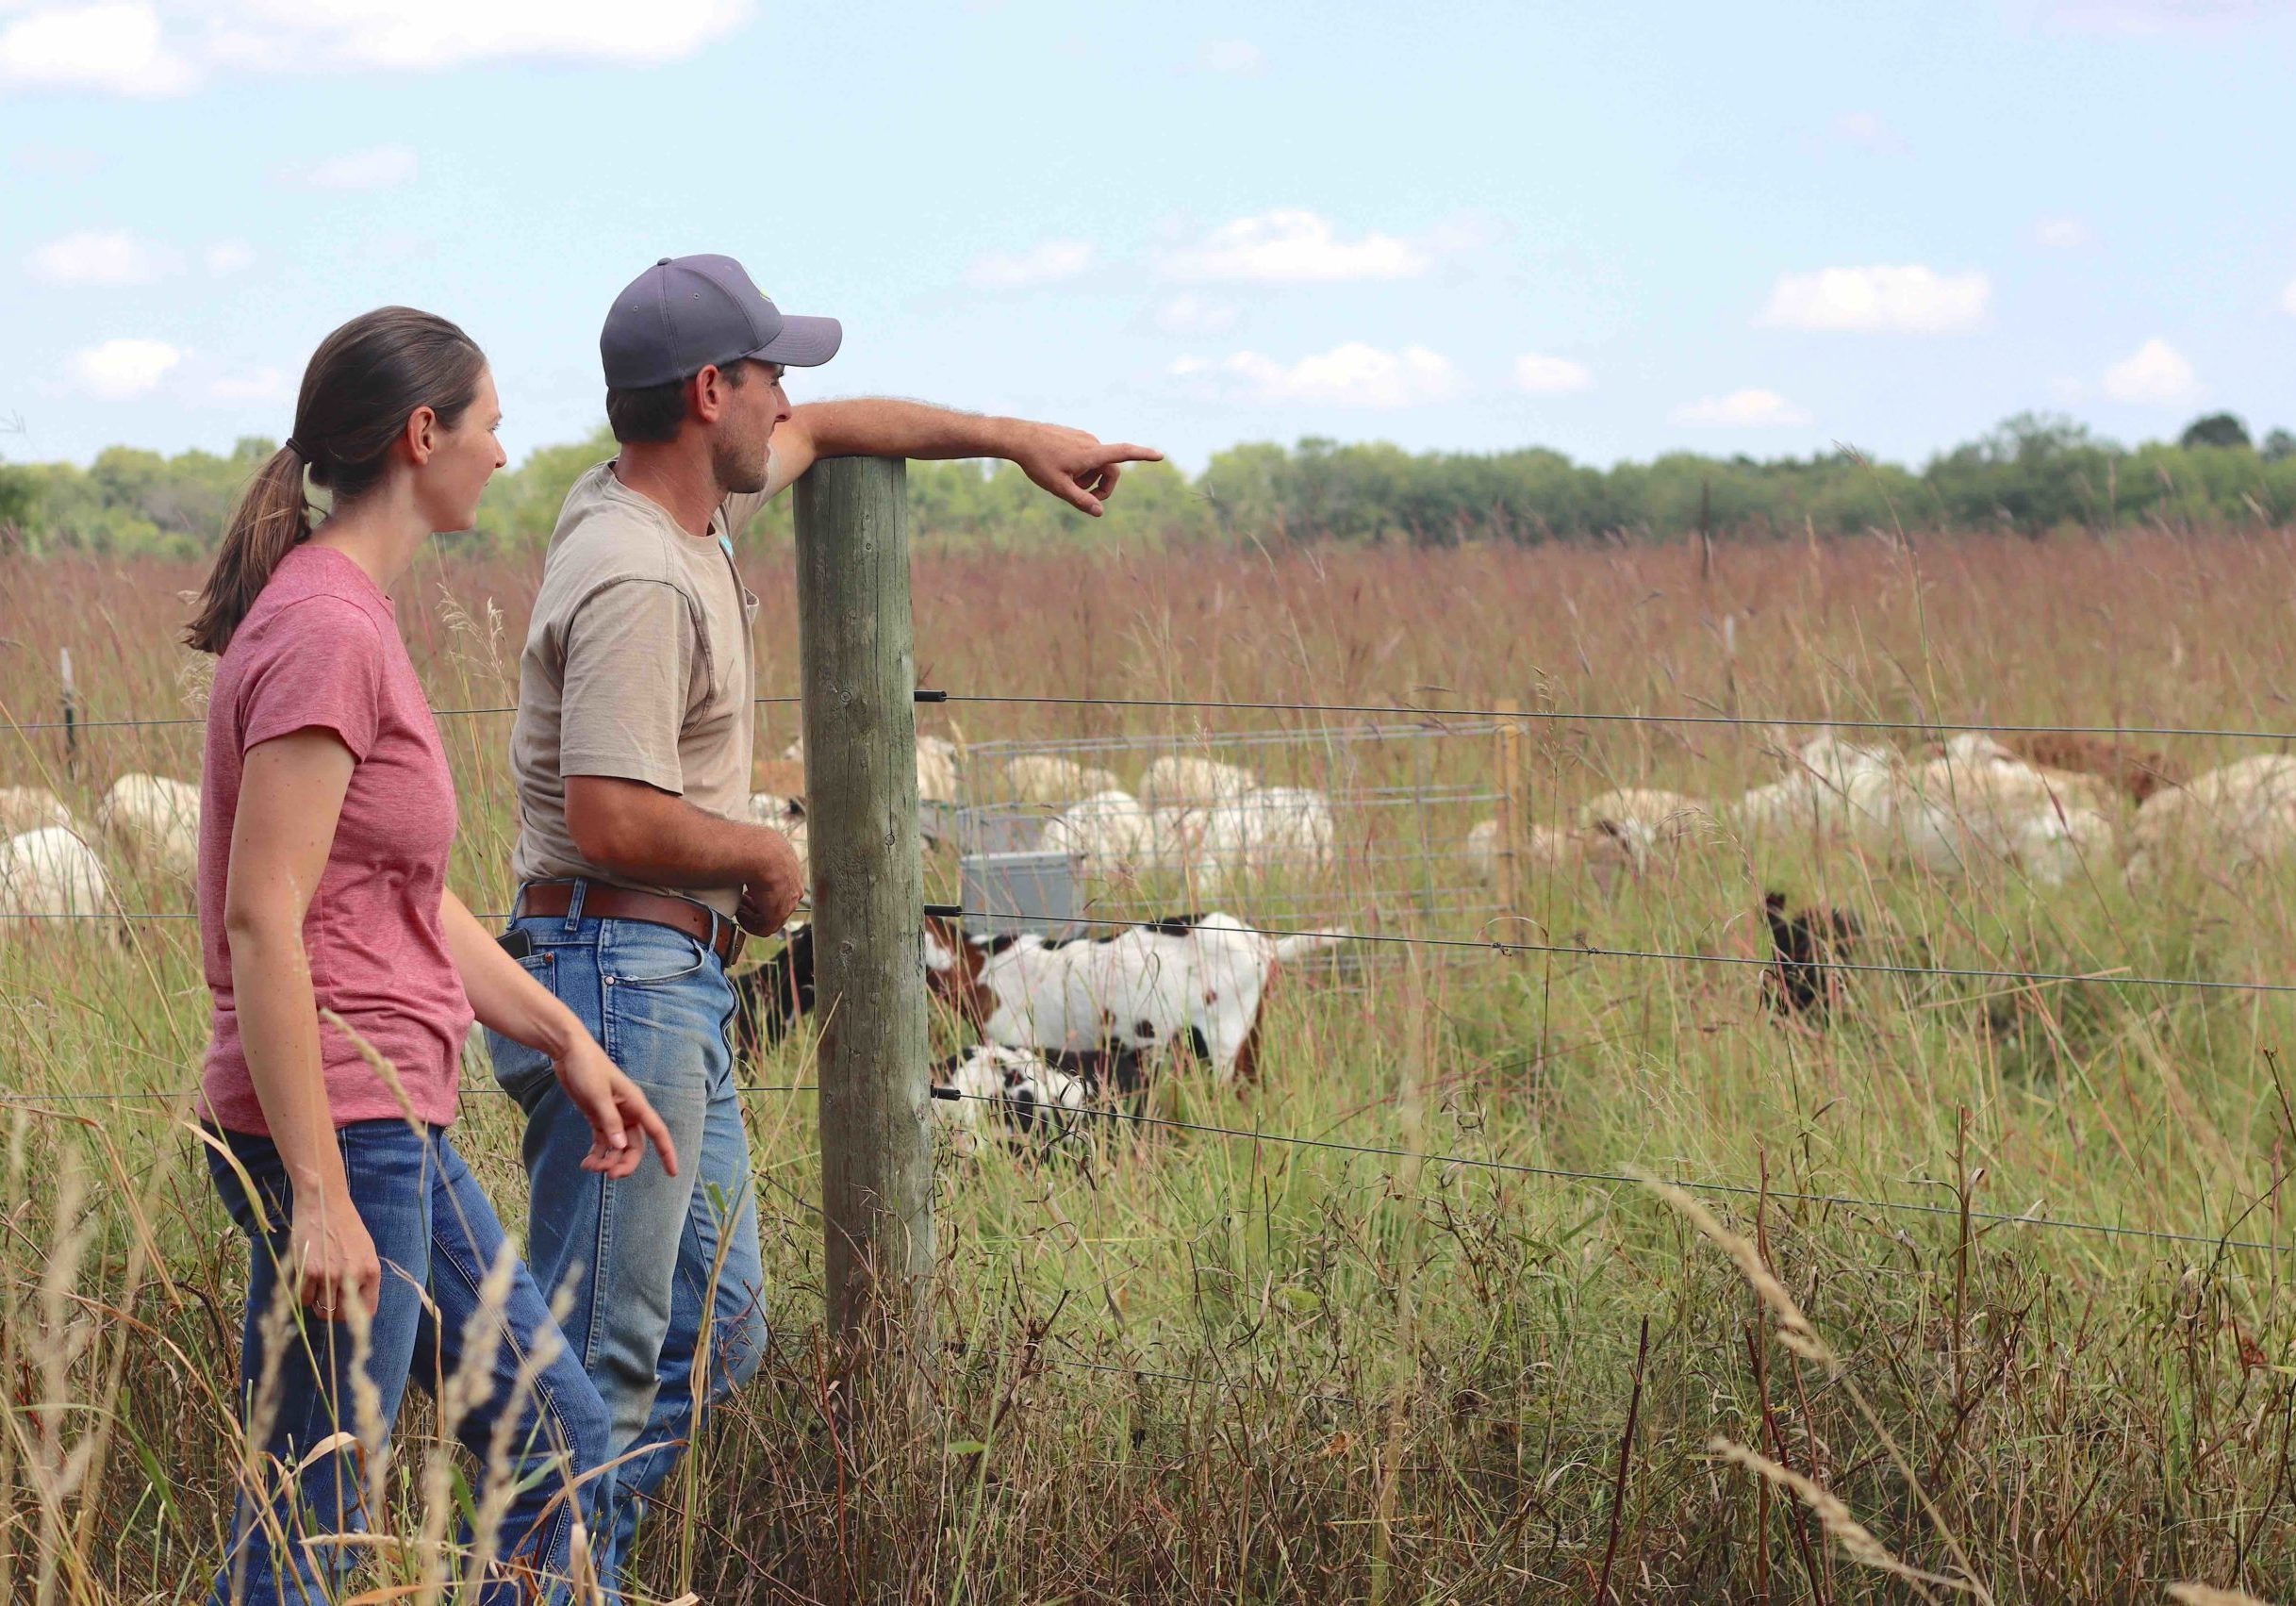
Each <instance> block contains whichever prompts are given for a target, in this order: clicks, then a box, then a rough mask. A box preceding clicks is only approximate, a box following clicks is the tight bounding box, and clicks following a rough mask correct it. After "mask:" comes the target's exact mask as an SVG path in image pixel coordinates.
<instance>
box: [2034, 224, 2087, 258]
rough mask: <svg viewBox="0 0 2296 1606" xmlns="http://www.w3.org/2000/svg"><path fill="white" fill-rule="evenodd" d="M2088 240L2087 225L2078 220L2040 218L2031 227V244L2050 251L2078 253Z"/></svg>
mask: <svg viewBox="0 0 2296 1606" xmlns="http://www.w3.org/2000/svg"><path fill="white" fill-rule="evenodd" d="M2089 241H2090V233H2089V225H2088V224H2085V223H2083V222H2082V221H2081V220H2080V219H2078V218H2042V219H2041V220H2040V221H2039V222H2038V223H2036V224H2034V225H2033V243H2034V244H2036V245H2045V246H2047V247H2048V248H2049V249H2050V250H2052V251H2078V250H2079V249H2080V248H2081V247H2082V246H2084V245H2087V244H2088V243H2089Z"/></svg>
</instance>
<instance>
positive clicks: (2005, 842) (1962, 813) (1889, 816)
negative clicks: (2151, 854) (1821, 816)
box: [1852, 737, 2113, 886]
mask: <svg viewBox="0 0 2296 1606" xmlns="http://www.w3.org/2000/svg"><path fill="white" fill-rule="evenodd" d="M1852 795H1853V797H1858V795H1859V794H1858V789H1857V787H1856V786H1855V785H1853V791H1852ZM1861 802H1862V803H1863V809H1862V817H1861V820H1860V823H1861V824H1862V825H1864V826H1866V827H1867V829H1866V830H1865V832H1864V833H1863V836H1865V837H1867V838H1871V837H1873V836H1880V837H1881V838H1882V840H1881V842H1880V843H1879V844H1878V845H1880V846H1884V847H1886V848H1887V850H1888V851H1889V852H1891V853H1892V854H1893V855H1894V856H1896V857H1899V858H1902V859H1904V860H1907V861H1908V862H1910V863H1912V864H1914V865H1916V866H1919V867H1920V868H1922V869H1926V870H1928V871H1930V872H1931V873H1933V874H1938V875H1966V874H1969V873H1972V872H1973V871H1974V870H1979V869H1984V868H1986V867H1988V866H2006V867H2008V868H2011V869H2016V870H2019V871H2021V872H2022V873H2023V874H2024V875H2025V876H2027V877H2028V878H2029V879H2031V880H2032V881H2034V882H2036V883H2038V884H2040V885H2042V886H2057V885H2060V884H2061V883H2063V882H2065V881H2068V880H2070V879H2072V878H2073V876H2074V875H2076V874H2078V873H2080V871H2081V869H2083V867H2084V866H2085V865H2088V864H2090V863H2093V862H2095V861H2096V860H2098V859H2101V858H2103V857H2105V856H2107V855H2109V854H2110V853H2112V851H2113V825H2112V820H2111V817H2110V814H2109V812H2108V811H2109V808H2110V800H2109V798H2108V797H2107V795H2106V791H2105V788H2104V786H2102V784H2101V783H2099V782H2098V781H2097V780H2096V778H2095V777H2093V776H2089V775H2075V774H2071V773H2068V772H2062V771H2055V770H2040V769H2038V768H2036V767H2035V766H2033V765H2030V764H2027V763H2025V762H2024V761H2023V759H2021V758H2019V757H2017V755H2016V754H2014V753H2009V752H2008V750H2007V749H2006V748H2002V747H2000V746H1999V745H1998V744H1996V743H1992V742H1991V741H1990V739H1989V738H1985V737H1974V739H1964V738H1961V737H1957V738H1956V739H1955V741H1954V742H1951V743H1948V744H1947V748H1946V756H1945V757H1942V758H1938V759H1933V760H1931V761H1929V762H1928V763H1925V764H1919V765H1912V766H1908V767H1905V768H1904V769H1903V770H1901V771H1900V772H1899V773H1898V774H1896V775H1895V776H1892V777H1890V778H1889V779H1888V780H1887V782H1886V783H1884V784H1881V785H1877V786H1872V787H1870V788H1869V789H1868V790H1867V791H1866V793H1865V794H1864V795H1863V797H1862V799H1861ZM1869 845H1876V844H1874V843H1872V842H1871V841H1870V840H1869Z"/></svg>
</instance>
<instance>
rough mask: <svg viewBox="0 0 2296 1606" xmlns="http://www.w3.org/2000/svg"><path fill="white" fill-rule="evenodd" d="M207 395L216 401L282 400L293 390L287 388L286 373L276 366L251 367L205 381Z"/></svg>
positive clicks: (288, 398)
mask: <svg viewBox="0 0 2296 1606" xmlns="http://www.w3.org/2000/svg"><path fill="white" fill-rule="evenodd" d="M207 396H208V399H209V400H210V401H217V402H233V403H240V402H284V401H289V400H291V399H292V398H293V396H294V391H293V390H292V389H289V385H288V378H287V374H286V373H285V372H284V371H282V370H280V369H276V368H252V369H248V370H246V371H245V372H244V373H225V374H221V375H219V376H217V377H216V378H214V379H211V380H209V381H208V382H207Z"/></svg>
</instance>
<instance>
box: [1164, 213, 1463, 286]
mask: <svg viewBox="0 0 2296 1606" xmlns="http://www.w3.org/2000/svg"><path fill="white" fill-rule="evenodd" d="M1428 264H1429V257H1428V254H1427V253H1426V252H1425V251H1424V250H1422V249H1420V248H1419V247H1418V246H1416V245H1413V244H1412V242H1411V241H1409V240H1399V239H1397V238H1396V237H1395V236H1394V235H1389V234H1367V235H1364V236H1363V238H1362V239H1360V240H1342V239H1340V238H1339V234H1338V231H1337V230H1335V229H1334V228H1332V226H1331V224H1330V220H1328V219H1326V218H1322V217H1319V216H1317V215H1316V214H1315V213H1313V212H1310V211H1304V210H1301V209H1298V208H1287V209H1282V210H1278V211H1273V212H1267V213H1264V214H1263V215H1261V216H1259V217H1256V218H1238V219H1237V220H1236V221H1235V222H1233V223H1229V224H1221V225H1220V226H1219V227H1218V228H1215V229H1214V230H1213V231H1212V233H1211V234H1210V235H1209V236H1207V237H1206V239H1205V240H1204V241H1203V243H1202V244H1200V245H1198V246H1194V247H1192V248H1190V249H1189V250H1186V251H1181V252H1176V253H1174V254H1173V255H1172V256H1170V257H1166V258H1165V273H1166V274H1168V275H1169V276H1170V277H1172V278H1176V279H1224V280H1232V279H1242V280H1253V281H1257V282H1259V283H1262V284H1310V283H1315V282H1330V281H1332V280H1340V279H1410V278H1416V277H1417V276H1418V275H1420V274H1421V273H1426V272H1427V270H1428Z"/></svg>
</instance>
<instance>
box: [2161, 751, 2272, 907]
mask: <svg viewBox="0 0 2296 1606" xmlns="http://www.w3.org/2000/svg"><path fill="white" fill-rule="evenodd" d="M2129 845H2130V853H2129V861H2128V879H2129V880H2130V882H2132V883H2141V882H2145V881H2149V880H2151V879H2153V878H2154V877H2156V876H2157V875H2159V874H2161V873H2162V872H2163V871H2164V870H2165V869H2167V868H2168V866H2169V865H2170V864H2172V863H2173V862H2176V861H2178V860H2183V859H2189V860H2193V861H2197V862H2200V863H2202V864H2204V865H2205V868H2206V869H2209V870H2211V871H2215V872H2218V873H2225V872H2230V871H2235V870H2239V869H2245V868H2247V867H2248V866H2251V865H2255V864H2261V863H2265V862H2268V861H2270V860H2272V859H2276V858H2278V857H2280V856H2281V855H2282V854H2284V853H2288V851H2289V850H2290V849H2291V848H2296V757H2290V756H2288V754H2285V753H2257V754H2255V755H2253V756H2251V757H2248V758H2241V759H2236V760H2235V761H2234V762H2232V763H2230V764H2227V765H2225V766H2223V767H2222V769H2218V770H2209V771H2208V772H2207V773H2205V774H2202V775H2196V776H2194V777H2193V778H2192V780H2191V781H2190V782H2189V784H2188V785H2186V786H2172V787H2170V788H2168V789H2167V790H2166V791H2162V792H2159V793H2156V795H2154V796H2152V797H2150V798H2147V799H2146V800H2145V801H2144V803H2143V804H2142V805H2141V806H2140V807H2139V809H2138V810H2137V817H2136V819H2135V820H2132V821H2131V822H2130V824H2129Z"/></svg>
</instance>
